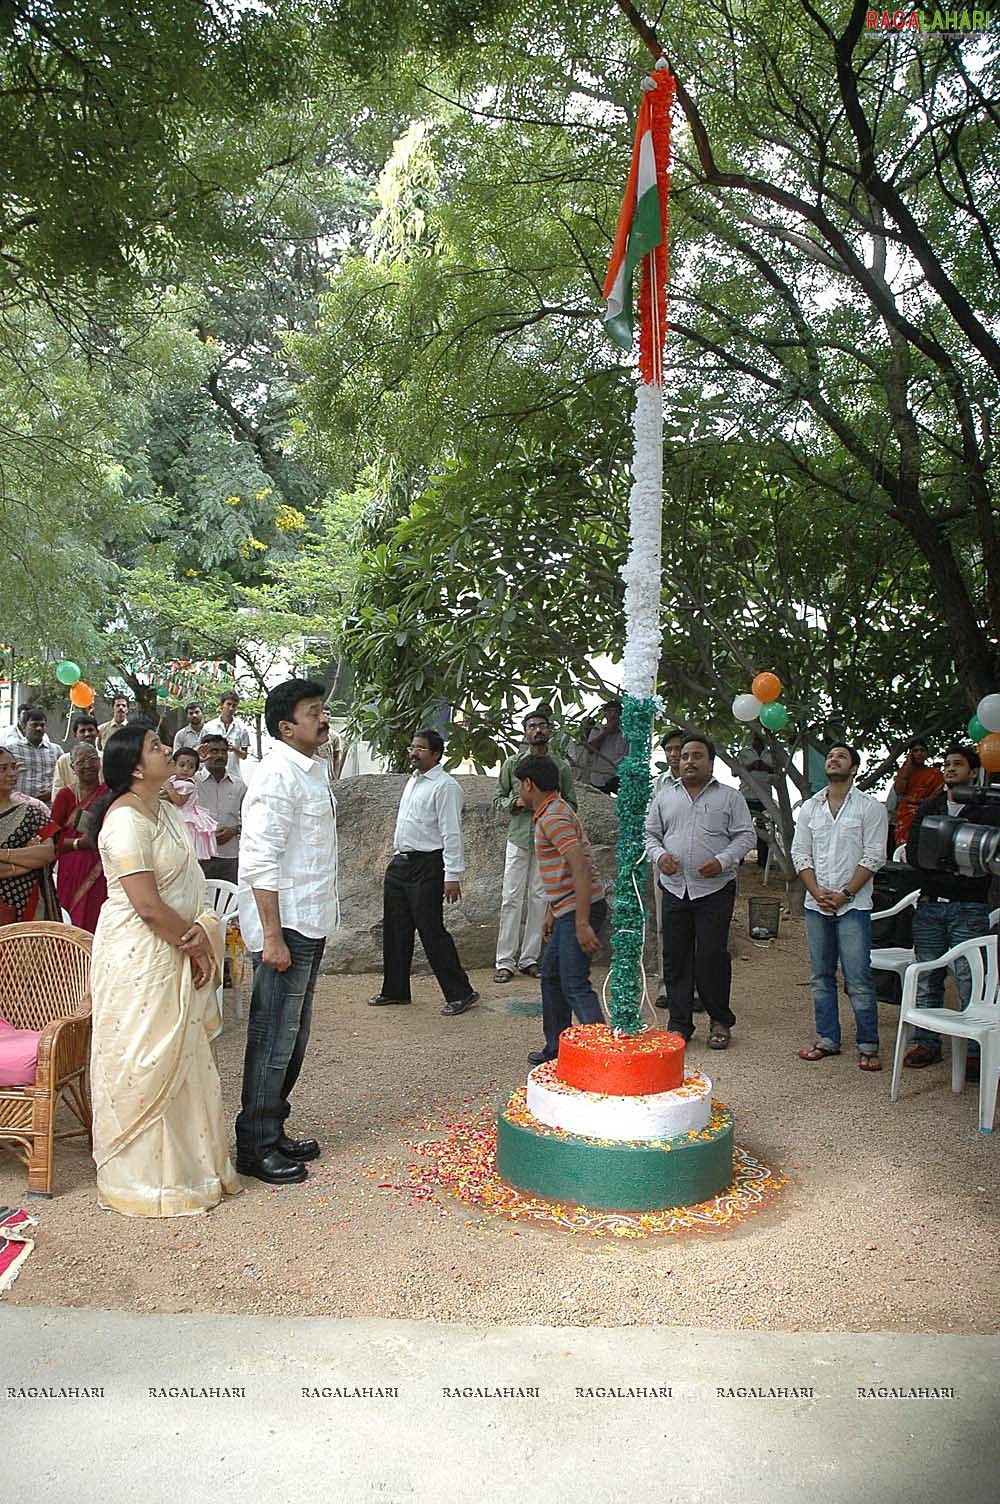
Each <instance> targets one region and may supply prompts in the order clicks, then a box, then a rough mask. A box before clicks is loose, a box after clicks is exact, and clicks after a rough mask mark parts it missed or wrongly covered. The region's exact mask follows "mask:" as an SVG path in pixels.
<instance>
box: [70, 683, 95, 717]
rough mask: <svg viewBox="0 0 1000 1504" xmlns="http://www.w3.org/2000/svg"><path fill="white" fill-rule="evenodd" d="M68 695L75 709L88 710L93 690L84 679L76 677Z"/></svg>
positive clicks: (91, 703) (92, 701)
mask: <svg viewBox="0 0 1000 1504" xmlns="http://www.w3.org/2000/svg"><path fill="white" fill-rule="evenodd" d="M69 697H70V700H71V701H72V703H73V704H74V705H75V706H76V708H77V710H89V709H90V707H91V705H93V703H94V691H93V689H92V688H91V687H90V685H89V684H88V683H87V682H86V680H85V679H77V681H76V683H75V684H74V685H73V687H72V689H71V690H70V692H69Z"/></svg>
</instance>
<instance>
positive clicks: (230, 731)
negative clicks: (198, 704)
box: [201, 715, 284, 778]
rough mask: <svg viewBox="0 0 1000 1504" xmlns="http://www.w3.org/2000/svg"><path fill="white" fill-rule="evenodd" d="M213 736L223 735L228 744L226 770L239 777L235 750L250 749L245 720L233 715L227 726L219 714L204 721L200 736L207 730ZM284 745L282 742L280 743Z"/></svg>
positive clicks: (245, 750)
mask: <svg viewBox="0 0 1000 1504" xmlns="http://www.w3.org/2000/svg"><path fill="white" fill-rule="evenodd" d="M209 731H210V732H211V733H212V735H213V736H224V737H225V738H226V741H227V742H228V743H229V746H230V749H231V750H230V753H229V761H228V762H227V763H226V772H227V773H228V774H229V775H230V776H231V777H233V778H239V777H240V776H241V774H240V763H241V762H242V761H243V759H242V758H241V757H237V756H236V750H237V749H238V750H239V751H240V752H249V750H250V727H249V726H248V725H247V723H246V721H241V720H240V718H239V716H238V715H234V716H233V718H232V720H231V721H230V722H229V725H228V726H227V725H226V723H225V721H224V720H223V719H222V717H221V715H217V716H216V717H215V720H214V721H206V722H205V724H204V726H202V728H201V736H205V735H206V734H207V733H208V732H209ZM282 745H284V743H282Z"/></svg>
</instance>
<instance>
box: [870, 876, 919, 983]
mask: <svg viewBox="0 0 1000 1504" xmlns="http://www.w3.org/2000/svg"><path fill="white" fill-rule="evenodd" d="M919 897H920V889H919V888H914V890H913V892H912V893H907V894H906V895H905V897H903V898H901V899H900V900H899V902H898V903H894V904H893V906H892V908H891V909H877V910H876V911H875V913H873V914H872V924H875V923H876V922H877V920H879V919H891V918H892V916H893V915H894V914H901V913H902V912H903V910H904V909H915V908H916V906H917V900H918V899H919ZM916 959H917V957H916V953H915V951H914V949H913V946H912V945H883V946H879V947H873V948H872V971H894V972H895V973H896V975H897V976H898V977H900V978H903V977H905V975H906V968H907V967H908V966H912V965H913V963H914V961H915V960H916Z"/></svg>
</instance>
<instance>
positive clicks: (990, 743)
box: [979, 731, 1000, 773]
mask: <svg viewBox="0 0 1000 1504" xmlns="http://www.w3.org/2000/svg"><path fill="white" fill-rule="evenodd" d="M979 761H980V762H981V763H982V765H983V767H984V768H985V769H986V771H987V773H1000V731H991V732H990V734H989V736H984V737H983V739H982V741H981V742H980V743H979Z"/></svg>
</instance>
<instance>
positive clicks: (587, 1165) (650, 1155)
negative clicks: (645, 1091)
mask: <svg viewBox="0 0 1000 1504" xmlns="http://www.w3.org/2000/svg"><path fill="white" fill-rule="evenodd" d="M497 1169H498V1170H499V1172H500V1174H501V1176H502V1177H503V1179H504V1180H506V1181H508V1182H509V1184H510V1185H513V1186H516V1187H517V1189H518V1190H520V1191H527V1192H529V1193H530V1194H531V1195H534V1196H541V1197H543V1198H544V1199H545V1200H546V1201H570V1202H573V1203H575V1204H576V1205H578V1206H589V1207H594V1208H600V1209H602V1210H605V1211H636V1212H646V1211H656V1210H659V1209H661V1208H664V1207H671V1206H693V1205H694V1204H695V1203H696V1202H699V1201H707V1200H708V1199H709V1198H710V1197H712V1196H717V1195H718V1194H719V1192H720V1191H723V1190H725V1188H726V1186H727V1185H729V1184H730V1183H731V1182H732V1179H733V1115H732V1113H731V1112H730V1111H729V1108H728V1107H724V1106H723V1104H722V1103H721V1102H713V1103H712V1117H711V1121H710V1122H709V1124H708V1126H707V1127H706V1128H703V1129H702V1130H701V1132H699V1133H691V1134H688V1133H684V1134H681V1135H680V1136H679V1137H677V1138H669V1139H664V1140H663V1142H662V1143H644V1142H631V1141H630V1142H627V1143H612V1142H610V1141H609V1140H607V1139H593V1138H581V1137H579V1136H577V1135H575V1134H571V1133H564V1132H562V1131H560V1130H559V1129H554V1128H546V1127H545V1126H544V1125H543V1124H541V1123H539V1122H537V1121H536V1119H535V1118H533V1117H532V1116H531V1114H530V1113H529V1112H528V1111H527V1108H526V1107H525V1105H524V1092H523V1090H522V1091H517V1092H515V1093H514V1095H513V1096H512V1097H511V1099H510V1101H509V1102H508V1104H507V1106H506V1107H505V1108H504V1109H503V1110H502V1111H501V1112H500V1113H499V1114H498V1122H497Z"/></svg>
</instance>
